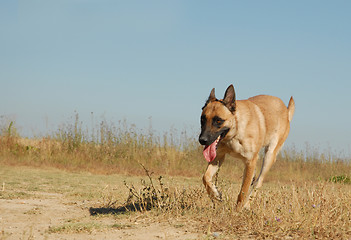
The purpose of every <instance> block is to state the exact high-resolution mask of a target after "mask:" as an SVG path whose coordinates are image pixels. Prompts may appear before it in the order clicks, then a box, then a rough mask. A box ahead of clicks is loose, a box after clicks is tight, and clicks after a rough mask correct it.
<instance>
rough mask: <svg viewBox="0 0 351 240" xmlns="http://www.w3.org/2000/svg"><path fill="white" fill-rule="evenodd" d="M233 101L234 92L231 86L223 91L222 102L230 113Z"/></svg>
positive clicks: (232, 108) (232, 109) (233, 109)
mask: <svg viewBox="0 0 351 240" xmlns="http://www.w3.org/2000/svg"><path fill="white" fill-rule="evenodd" d="M235 101H236V100H235V90H234V87H233V85H230V86H229V87H228V88H227V90H226V91H225V94H224V98H223V102H224V104H225V105H226V106H227V108H228V109H229V110H230V111H231V112H234V111H235Z"/></svg>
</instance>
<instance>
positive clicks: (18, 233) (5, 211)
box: [0, 192, 205, 240]
mask: <svg viewBox="0 0 351 240" xmlns="http://www.w3.org/2000/svg"><path fill="white" fill-rule="evenodd" d="M91 204H92V203H90V202H88V201H76V202H75V201H71V200H67V199H65V198H64V197H63V195H61V194H59V193H45V192H41V193H38V192H35V197H31V198H29V199H0V239H16V240H17V239H143V240H145V239H203V238H204V236H205V235H204V234H203V233H199V232H197V231H196V230H195V229H194V227H191V224H189V223H186V224H183V223H182V221H181V220H175V221H173V222H170V221H169V220H163V221H160V220H158V221H157V220H156V221H155V220H154V219H152V218H151V217H148V216H145V215H147V214H148V213H146V214H143V213H138V214H136V213H134V214H130V216H118V215H117V216H116V215H115V216H112V215H111V214H109V215H105V216H98V217H96V216H91V215H90V213H89V209H90V207H92V206H91ZM79 224H81V226H83V227H82V228H84V227H87V226H88V227H87V228H88V230H84V229H83V230H79V227H77V226H79ZM92 224H98V225H99V226H102V227H99V228H95V227H92V228H89V225H92ZM63 226H75V227H74V229H75V230H67V231H65V230H62V228H63ZM55 229H56V231H55ZM57 229H59V230H57ZM60 229H61V230H60Z"/></svg>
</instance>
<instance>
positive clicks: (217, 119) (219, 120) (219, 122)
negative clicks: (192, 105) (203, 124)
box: [212, 116, 224, 127]
mask: <svg viewBox="0 0 351 240" xmlns="http://www.w3.org/2000/svg"><path fill="white" fill-rule="evenodd" d="M223 122H224V120H223V119H222V118H220V117H217V116H215V117H214V118H213V119H212V124H213V126H215V127H221V125H222V124H223Z"/></svg>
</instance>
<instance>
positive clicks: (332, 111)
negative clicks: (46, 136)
mask: <svg viewBox="0 0 351 240" xmlns="http://www.w3.org/2000/svg"><path fill="white" fill-rule="evenodd" d="M350 11H351V2H350V1H323V0H318V1H104V0H103V1H97V0H85V1H83V0H70V1H66V0H60V1H50V0H42V1H35V0H34V1H5V0H1V1H0V34H1V35H0V69H1V71H0V86H1V94H0V115H1V116H2V117H3V118H5V117H6V118H13V119H14V120H16V124H17V125H18V126H19V128H20V131H21V132H22V134H23V135H29V136H31V135H33V134H34V135H35V134H38V133H45V132H46V131H48V130H49V131H51V130H55V129H57V126H58V125H59V124H61V123H63V122H65V121H67V120H68V119H69V118H70V117H71V116H72V115H74V112H75V111H76V112H78V113H79V115H80V118H81V120H82V121H83V122H86V123H87V124H88V125H89V124H90V123H91V112H93V113H94V116H95V117H96V118H97V120H98V119H99V118H100V117H102V116H103V117H104V118H106V119H107V120H109V121H113V122H118V121H119V120H123V119H126V120H127V122H129V123H133V124H136V126H137V127H138V128H141V129H144V128H147V127H148V126H149V124H150V120H149V118H150V117H152V126H153V128H154V129H155V130H156V131H157V132H159V133H163V132H165V131H168V130H169V129H170V128H175V129H178V130H179V131H181V130H182V129H184V128H185V129H188V131H189V132H192V133H194V134H197V133H198V131H199V116H200V113H201V107H202V106H203V104H204V101H205V100H206V98H207V97H208V95H209V93H210V90H211V89H212V88H213V87H215V88H216V93H217V96H218V97H219V98H221V97H222V96H223V93H224V91H225V89H226V88H227V86H228V85H229V84H234V87H235V89H236V95H237V98H238V99H245V98H248V97H250V96H253V95H257V94H269V95H275V96H278V97H280V98H282V99H283V101H284V102H285V103H286V104H287V103H288V100H289V98H290V96H294V98H295V102H296V112H295V116H294V119H293V122H292V128H291V133H290V136H289V138H288V141H287V143H286V144H287V145H292V144H294V145H296V146H298V147H303V146H304V144H305V143H306V142H308V143H309V144H310V145H311V146H315V147H317V148H322V149H324V148H328V147H330V148H331V149H332V151H337V152H343V153H345V154H348V155H351V146H350V145H351V141H350V138H349V136H350V135H351V127H350V120H351V113H350V106H349V105H350V103H351V95H350V90H351V44H350V43H351V25H350V22H351V14H350Z"/></svg>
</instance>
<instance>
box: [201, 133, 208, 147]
mask: <svg viewBox="0 0 351 240" xmlns="http://www.w3.org/2000/svg"><path fill="white" fill-rule="evenodd" d="M199 142H200V144H201V145H206V143H207V142H208V137H207V136H204V135H203V134H201V135H200V136H199Z"/></svg>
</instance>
